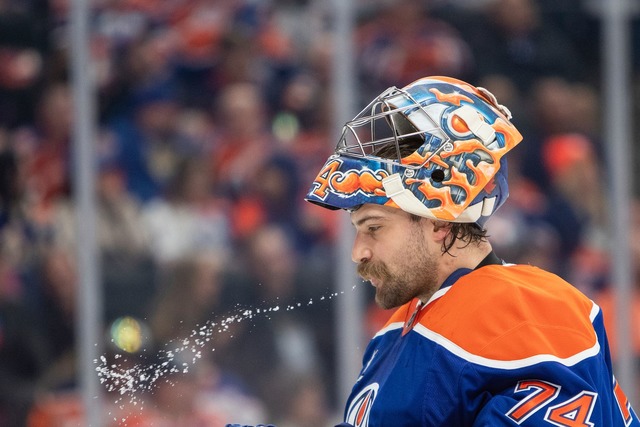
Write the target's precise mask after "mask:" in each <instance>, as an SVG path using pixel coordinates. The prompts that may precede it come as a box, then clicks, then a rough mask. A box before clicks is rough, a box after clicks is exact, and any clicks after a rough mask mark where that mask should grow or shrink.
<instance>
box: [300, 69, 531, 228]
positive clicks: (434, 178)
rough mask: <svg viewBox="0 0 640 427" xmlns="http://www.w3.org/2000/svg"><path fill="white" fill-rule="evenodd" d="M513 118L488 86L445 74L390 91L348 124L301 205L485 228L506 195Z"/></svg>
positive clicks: (517, 138)
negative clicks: (369, 207) (399, 212)
mask: <svg viewBox="0 0 640 427" xmlns="http://www.w3.org/2000/svg"><path fill="white" fill-rule="evenodd" d="M510 118H511V113H510V112H509V110H508V109H507V108H506V107H504V106H502V105H500V104H498V102H497V100H496V99H495V96H493V95H492V94H491V93H490V92H489V91H487V90H486V89H483V88H476V87H474V86H471V85H470V84H468V83H465V82H463V81H460V80H456V79H452V78H448V77H425V78H423V79H420V80H417V81H416V82H414V83H412V84H410V85H408V86H406V87H404V88H402V89H397V88H395V87H392V88H389V89H387V90H386V91H384V92H383V93H382V94H380V95H379V96H378V97H376V98H375V99H374V100H373V101H372V102H371V103H370V104H369V105H368V106H367V107H366V108H365V109H363V110H362V111H361V112H360V113H359V114H358V115H356V117H355V118H354V119H353V120H351V121H349V122H347V123H346V124H345V126H344V128H343V133H342V137H341V138H340V141H339V143H338V146H337V148H336V151H335V153H334V155H333V156H331V157H330V158H329V160H328V161H327V163H326V164H325V166H324V167H323V169H322V170H321V171H320V173H319V174H318V177H317V178H316V179H315V180H314V182H313V183H312V186H311V190H310V191H309V193H308V194H307V197H306V200H308V201H310V202H313V203H317V204H319V205H322V206H324V207H327V208H332V209H354V208H357V207H358V206H360V205H362V204H364V203H376V204H381V205H388V206H395V207H398V208H400V209H403V210H405V211H407V212H410V213H414V214H416V215H420V216H424V217H428V218H433V219H439V220H444V221H452V222H473V223H476V224H478V225H480V226H483V225H484V222H485V221H486V220H487V219H488V218H489V217H490V215H491V214H492V213H493V212H495V210H496V209H498V207H500V206H501V205H502V204H503V203H504V201H505V200H506V198H507V197H508V187H507V180H506V176H507V175H506V174H507V170H506V158H505V154H506V153H507V152H508V151H509V150H511V149H512V148H513V147H515V146H516V145H517V144H518V143H519V142H520V141H521V140H522V136H521V135H520V133H519V132H518V131H517V129H516V128H515V127H514V126H513V125H512V124H511V123H510V121H509V120H510ZM383 153H384V154H383Z"/></svg>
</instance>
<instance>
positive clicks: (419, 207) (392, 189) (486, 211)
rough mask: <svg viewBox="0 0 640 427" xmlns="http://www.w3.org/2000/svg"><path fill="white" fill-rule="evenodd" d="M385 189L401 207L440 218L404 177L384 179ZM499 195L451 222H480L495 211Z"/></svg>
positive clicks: (404, 209)
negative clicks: (409, 186) (410, 187)
mask: <svg viewBox="0 0 640 427" xmlns="http://www.w3.org/2000/svg"><path fill="white" fill-rule="evenodd" d="M382 185H383V187H384V191H385V192H386V194H387V197H389V198H390V199H391V200H393V201H394V203H395V204H396V205H398V207H400V209H402V210H403V211H405V212H408V213H411V214H414V215H418V216H421V217H424V218H430V219H435V220H438V218H437V217H436V216H435V215H434V214H433V213H432V212H431V210H430V209H429V208H427V207H426V206H425V205H424V204H423V203H422V202H421V201H420V200H418V198H417V197H416V196H415V195H414V194H413V193H412V192H411V191H410V190H408V189H407V188H405V186H404V184H403V183H402V177H401V176H400V174H398V173H394V174H393V175H390V176H388V177H386V178H384V179H383V180H382ZM496 200H497V197H488V198H485V199H483V200H482V201H481V202H479V203H476V204H474V205H472V206H469V207H467V208H466V209H465V210H463V211H462V213H461V214H460V215H458V217H457V218H454V219H452V220H451V221H450V222H473V223H475V222H478V220H479V219H480V218H481V217H483V216H489V215H491V213H492V212H493V208H494V206H495V204H496Z"/></svg>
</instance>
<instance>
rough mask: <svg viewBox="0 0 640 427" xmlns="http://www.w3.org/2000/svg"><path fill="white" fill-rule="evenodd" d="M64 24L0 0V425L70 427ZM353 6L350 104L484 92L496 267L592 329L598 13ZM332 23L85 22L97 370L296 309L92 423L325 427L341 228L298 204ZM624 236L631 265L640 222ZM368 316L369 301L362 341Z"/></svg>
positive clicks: (324, 87)
mask: <svg viewBox="0 0 640 427" xmlns="http://www.w3.org/2000/svg"><path fill="white" fill-rule="evenodd" d="M70 3H71V2H70V1H69V0H0V426H7V427H13V426H28V427H40V426H58V425H60V426H61V425H68V424H64V423H65V422H72V423H73V422H79V423H80V424H81V423H82V422H81V421H78V420H81V419H82V411H81V406H80V402H81V401H80V397H79V395H78V386H79V384H78V379H79V378H78V372H77V368H76V361H77V360H76V359H77V358H76V356H77V354H76V349H75V344H76V332H77V331H76V328H75V324H74V321H75V320H76V318H77V307H76V306H77V301H76V289H77V287H78V286H79V283H78V276H77V272H76V266H77V259H76V245H77V242H78V241H80V240H81V239H82V238H83V236H82V234H83V233H84V232H85V231H84V230H78V229H77V228H76V221H75V217H76V213H77V212H76V208H77V205H76V203H75V201H74V193H73V178H74V177H73V174H74V165H73V162H74V157H73V146H72V126H73V123H74V120H75V119H76V117H74V113H73V101H72V93H71V92H72V82H71V79H70V74H71V73H70V66H69V57H70V55H71V54H72V52H70V39H69V32H70V31H69V30H70V28H69V25H70V22H69V10H70V7H71V4H70ZM355 3H356V6H357V13H356V18H357V22H356V28H355V33H354V39H355V43H356V49H355V52H356V57H355V58H354V60H355V64H356V72H357V79H356V80H357V84H358V87H357V91H356V92H357V93H358V98H357V100H355V102H354V104H355V105H356V106H357V107H360V106H362V105H364V104H365V103H366V102H367V101H368V100H370V99H371V98H372V97H374V96H375V95H377V94H378V93H380V92H381V91H382V90H384V89H386V88H387V87H388V86H392V85H395V86H398V87H400V86H403V85H405V84H408V83H410V82H411V81H413V80H415V79H417V78H419V77H423V76H427V75H447V76H452V77H457V78H460V79H463V80H467V81H469V82H472V83H474V84H476V85H479V86H483V87H486V88H488V89H489V90H490V91H492V92H493V93H494V94H495V95H496V96H497V98H498V100H499V101H500V102H501V103H503V104H505V105H507V106H508V107H509V108H510V109H511V111H512V112H513V114H514V120H513V121H514V123H515V124H516V126H517V127H518V128H519V129H520V130H521V132H522V133H523V135H524V142H523V143H522V144H520V145H519V146H518V147H517V148H516V149H515V150H514V152H513V154H512V155H511V157H510V159H509V161H510V176H509V180H510V190H511V199H510V202H509V203H507V204H506V205H505V206H504V207H503V208H501V210H500V211H498V213H497V214H496V215H495V217H494V218H493V219H492V220H491V221H490V222H489V223H488V228H489V234H490V236H491V240H492V242H493V243H494V247H495V249H496V251H497V253H498V255H499V256H501V257H502V258H504V259H505V260H507V261H509V262H515V263H531V264H534V265H538V266H541V267H543V268H546V269H549V270H551V271H554V272H556V273H558V274H560V275H562V276H563V277H565V278H566V279H567V280H569V281H570V282H571V283H573V284H574V285H575V286H577V287H579V288H580V289H581V290H582V291H583V292H585V293H587V295H589V296H590V297H592V298H593V299H594V300H596V301H597V302H598V303H599V304H601V305H602V307H603V308H605V314H606V315H609V316H612V315H613V313H614V307H613V305H614V301H613V298H612V294H611V289H612V284H611V283H610V280H609V273H610V267H611V259H610V256H609V250H610V246H611V245H612V244H619V243H620V242H611V239H610V238H609V233H608V228H609V224H608V215H607V214H608V203H609V201H608V193H607V190H608V188H609V180H608V171H607V166H606V162H605V159H606V152H607V147H606V145H605V142H606V138H605V135H603V133H602V111H601V109H602V100H603V96H602V93H601V89H600V87H601V79H602V71H601V63H600V56H601V53H600V49H601V48H600V44H599V40H600V33H601V29H602V25H601V20H600V17H599V13H600V9H599V8H600V7H601V4H600V3H601V2H597V1H589V0H571V1H563V2H558V1H556V0H477V1H465V0H423V1H400V0H376V1H365V0H361V1H359V2H355ZM330 6H331V2H322V1H313V0H269V1H255V0H225V1H221V0H162V1H154V0H96V1H93V2H92V16H91V25H90V28H91V32H92V36H91V39H90V46H91V55H92V60H93V64H92V68H91V69H89V70H87V73H91V75H92V78H93V79H94V81H95V84H96V95H97V107H98V108H97V110H98V117H97V121H98V129H97V135H96V139H95V141H94V143H95V145H94V146H95V151H96V157H97V159H96V168H97V177H96V181H97V182H96V193H95V194H96V202H97V240H98V245H99V250H100V273H101V289H102V293H103V296H104V307H103V311H104V313H101V314H102V317H103V321H104V330H105V340H104V343H101V344H104V346H105V352H108V353H109V354H111V355H117V354H119V353H129V355H130V356H131V357H134V358H135V357H136V356H140V355H141V354H150V355H153V354H156V353H157V352H158V351H162V350H163V349H165V348H166V346H167V343H173V342H179V341H180V340H183V339H185V338H188V337H191V336H192V333H193V331H194V330H197V329H198V328H200V327H202V326H203V325H207V322H212V321H213V322H215V321H216V319H224V318H225V316H229V315H233V314H234V313H238V312H239V310H243V309H251V310H255V309H256V308H263V309H269V308H274V307H280V308H285V307H291V308H294V307H295V309H291V310H288V309H287V310H285V309H281V310H279V311H277V310H273V311H271V312H269V315H268V316H262V317H256V318H255V319H247V320H246V321H243V322H238V323H237V324H233V325H232V326H231V327H230V329H229V330H225V331H222V332H224V333H222V332H221V333H219V334H218V333H214V334H213V337H212V343H211V347H212V348H210V349H207V351H204V352H203V354H204V356H203V357H202V358H201V360H199V361H198V363H197V364H194V366H193V367H192V369H190V370H189V372H188V373H184V374H180V375H173V376H172V381H166V382H165V381H160V382H158V386H157V388H156V389H154V390H153V391H152V392H150V393H148V396H144V398H145V399H146V404H145V405H144V407H135V405H133V406H132V405H130V404H129V403H128V402H124V403H123V402H122V400H120V402H121V403H120V404H115V405H114V404H111V405H107V406H108V408H109V414H108V415H105V422H106V423H107V425H114V426H115V425H128V426H148V425H155V426H168V427H177V426H186V425H188V426H220V425H224V424H225V423H226V422H231V421H233V422H239V423H248V424H249V423H259V422H263V423H264V422H269V423H275V424H276V425H278V426H280V427H316V426H327V425H329V424H330V423H331V422H333V421H335V418H336V415H338V416H339V415H340V412H341V409H342V408H341V402H336V396H335V394H336V391H335V388H336V387H335V385H336V378H335V377H334V372H335V369H334V368H335V339H334V338H335V328H336V327H338V325H335V324H334V323H335V322H334V312H333V311H334V308H333V303H332V300H331V298H329V297H328V296H330V295H332V293H333V292H334V285H335V280H334V266H335V262H336V259H335V258H334V251H333V247H334V244H335V243H336V239H337V238H338V235H337V234H338V230H339V228H338V224H337V218H338V217H337V215H338V214H335V213H331V212H327V211H325V210H323V209H319V208H317V207H314V206H312V205H309V204H308V203H305V202H304V201H303V197H304V194H305V192H306V190H307V186H308V184H309V183H310V182H311V181H312V179H313V178H314V177H315V174H316V172H317V171H318V170H319V169H320V167H321V166H322V164H323V163H324V161H325V159H326V157H327V156H328V155H329V154H330V153H331V151H332V150H333V147H334V144H335V142H334V141H333V140H332V133H333V128H332V123H331V120H332V117H333V116H332V102H333V99H332V97H331V95H332V93H331V91H330V90H329V87H330V85H331V73H332V68H331V67H332V65H331V64H332V61H333V52H334V46H335V43H336V42H338V41H336V40H334V39H333V38H332V27H333V19H332V15H331V10H330ZM630 20H631V22H632V24H633V34H632V37H633V39H632V41H633V46H634V47H633V52H635V53H636V54H635V55H634V57H633V87H632V88H631V89H630V92H629V96H631V97H633V101H632V104H633V105H634V106H635V111H636V113H637V112H638V109H639V108H640V103H639V102H637V100H638V99H639V96H638V94H639V93H640V92H639V90H640V55H638V52H640V25H639V23H640V16H639V15H638V14H636V15H631V16H630ZM344 119H345V120H346V119H348V118H347V117H345V118H344ZM637 137H638V129H635V132H634V141H637V140H638V138H637ZM631 145H632V146H634V145H635V144H631ZM629 155H630V156H636V154H635V153H629ZM636 179H637V177H636ZM632 219H633V222H634V227H633V228H632V230H631V234H632V236H630V238H631V239H632V242H633V245H632V249H633V256H634V261H635V264H634V265H638V266H640V243H639V242H640V203H639V202H638V201H635V202H634V205H633V211H632ZM636 276H637V275H636ZM636 291H638V292H639V293H640V283H639V285H638V286H636ZM367 292H370V290H368V291H367ZM633 304H634V307H635V308H634V315H636V316H640V296H638V295H636V296H634V302H633ZM388 314H389V313H386V312H382V311H380V310H379V309H377V308H375V305H374V304H373V303H372V299H369V301H367V316H366V318H365V319H363V322H364V326H365V328H366V330H367V331H368V332H369V333H372V332H373V331H374V330H375V329H376V328H377V327H378V326H379V325H380V323H381V322H384V321H385V319H386V316H388ZM123 319H130V320H131V321H133V322H135V325H138V326H139V330H140V331H142V332H140V334H139V335H140V336H139V340H138V341H139V342H137V345H135V346H134V347H127V346H122V345H120V346H119V345H118V344H119V341H118V340H117V339H114V335H113V333H111V332H110V331H113V330H114V328H116V327H117V326H118V325H120V326H121V325H123V323H122V321H123ZM608 322H609V323H611V325H610V329H611V331H610V335H612V340H613V341H614V342H613V343H612V349H613V350H614V352H615V330H613V324H612V320H611V319H609V320H608ZM638 324H640V319H637V321H636V325H638ZM635 333H636V335H637V336H636V337H635V338H637V339H636V341H635V343H634V347H635V349H636V350H637V351H638V354H639V355H640V327H636V328H635ZM134 341H135V340H134ZM354 345H355V343H354ZM151 359H153V358H151ZM136 363H150V362H146V361H145V359H144V358H140V359H139V361H138V362H136ZM105 393H106V394H107V398H106V401H108V402H112V403H113V402H114V401H115V399H110V398H109V396H108V392H105ZM134 403H136V402H134ZM141 406H142V405H141ZM73 425H75V424H73ZM331 425H333V424H331Z"/></svg>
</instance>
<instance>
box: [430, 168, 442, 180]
mask: <svg viewBox="0 0 640 427" xmlns="http://www.w3.org/2000/svg"><path fill="white" fill-rule="evenodd" d="M431 180H432V181H433V182H442V181H444V171H443V170H442V169H436V170H434V171H433V172H431Z"/></svg>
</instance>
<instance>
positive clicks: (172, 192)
mask: <svg viewBox="0 0 640 427" xmlns="http://www.w3.org/2000/svg"><path fill="white" fill-rule="evenodd" d="M210 166H211V165H210V163H209V162H208V161H207V159H206V158H202V157H185V158H182V159H180V160H179V161H178V164H177V165H176V170H175V173H174V174H173V176H172V177H171V178H170V180H169V182H168V183H167V188H166V191H165V193H164V197H156V198H154V199H153V200H152V201H150V202H148V203H147V204H146V205H145V206H144V208H143V221H144V226H145V228H146V230H147V233H148V236H149V239H150V245H151V246H150V248H151V252H152V255H153V257H154V259H155V260H156V261H157V263H158V264H160V265H164V264H169V263H171V262H173V261H176V260H179V259H181V258H183V257H185V256H188V255H194V254H196V253H197V252H199V251H221V250H224V249H225V248H227V247H228V244H229V232H228V221H229V219H228V217H227V213H226V204H225V203H224V201H222V200H221V199H220V198H219V197H217V196H216V195H215V193H214V181H213V178H212V173H211V169H210Z"/></svg>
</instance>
